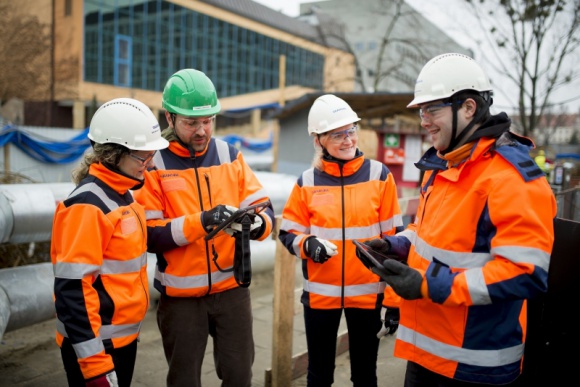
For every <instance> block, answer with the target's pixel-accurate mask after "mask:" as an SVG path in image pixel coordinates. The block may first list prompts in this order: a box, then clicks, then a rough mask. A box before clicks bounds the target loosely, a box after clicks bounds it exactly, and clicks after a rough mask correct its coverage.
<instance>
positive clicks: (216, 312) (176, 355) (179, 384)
mask: <svg viewBox="0 0 580 387" xmlns="http://www.w3.org/2000/svg"><path fill="white" fill-rule="evenodd" d="M252 324H253V320H252V305H251V299H250V290H249V289H248V288H235V289H231V290H226V291H224V292H221V293H215V294H210V295H207V296H203V297H169V296H166V295H161V297H160V299H159V305H158V307H157V325H158V327H159V331H160V332H161V339H162V341H163V350H164V353H165V358H166V359H167V364H168V365H169V371H168V373H167V387H201V367H202V364H203V358H204V354H205V348H206V346H207V340H208V337H209V336H210V335H211V337H212V338H213V358H214V364H215V367H216V374H217V376H218V378H220V379H221V380H222V384H221V385H222V387H250V386H251V384H252V365H253V363H254V351H255V350H254V336H253V332H252Z"/></svg>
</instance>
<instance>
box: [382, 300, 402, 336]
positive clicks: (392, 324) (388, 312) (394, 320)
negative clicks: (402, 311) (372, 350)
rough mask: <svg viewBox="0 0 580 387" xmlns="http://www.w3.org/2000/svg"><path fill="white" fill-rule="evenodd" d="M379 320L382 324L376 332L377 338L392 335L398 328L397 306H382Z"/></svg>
mask: <svg viewBox="0 0 580 387" xmlns="http://www.w3.org/2000/svg"><path fill="white" fill-rule="evenodd" d="M381 321H382V322H383V326H382V327H381V330H380V331H379V332H378V333H377V338H378V339H380V338H381V337H383V336H386V335H392V334H393V333H395V332H396V331H397V328H399V308H387V307H385V306H383V308H382V309H381Z"/></svg>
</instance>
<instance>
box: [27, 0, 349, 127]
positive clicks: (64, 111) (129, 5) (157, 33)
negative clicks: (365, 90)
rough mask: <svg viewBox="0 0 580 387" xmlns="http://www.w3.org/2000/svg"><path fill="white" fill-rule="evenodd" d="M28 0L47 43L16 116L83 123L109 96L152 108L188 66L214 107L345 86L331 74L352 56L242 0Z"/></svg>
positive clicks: (336, 73)
mask: <svg viewBox="0 0 580 387" xmlns="http://www.w3.org/2000/svg"><path fill="white" fill-rule="evenodd" d="M30 1H31V0H24V2H23V3H22V6H19V11H20V12H21V15H23V16H35V17H37V18H38V19H39V20H42V21H43V23H44V24H45V25H46V26H47V28H46V32H47V33H48V34H49V35H50V38H51V39H50V41H51V44H50V45H49V46H47V47H46V49H47V50H48V51H49V53H48V55H46V53H44V54H43V55H46V57H47V60H46V62H47V63H45V64H44V66H42V70H41V71H43V72H45V73H46V78H47V80H46V81H45V82H39V85H38V89H41V90H37V91H36V92H34V93H29V95H27V96H24V97H23V99H24V101H25V106H24V109H25V112H24V121H25V122H24V124H29V125H41V126H60V127H67V126H70V127H72V128H84V127H86V125H87V124H88V121H89V120H90V116H91V115H92V111H94V109H96V108H97V107H98V106H99V105H100V104H102V103H103V102H105V101H107V100H109V99H112V98H116V97H132V98H137V99H139V100H141V101H143V102H144V103H146V104H147V105H148V106H149V107H150V108H152V110H154V111H156V110H157V111H158V110H159V109H160V108H161V92H162V90H163V86H164V85H165V82H166V80H167V79H168V78H169V76H170V75H171V74H173V73H174V72H176V71H177V70H179V69H182V68H188V67H191V68H196V69H198V70H201V71H203V72H205V73H206V74H207V75H208V76H209V77H210V78H211V79H212V80H213V82H214V84H215V85H216V89H217V92H218V97H219V98H220V100H221V102H222V106H223V108H224V110H228V109H243V108H250V107H252V106H259V105H268V104H272V103H279V102H280V101H284V100H286V99H291V98H294V97H296V96H300V95H302V94H303V93H304V92H308V91H312V90H320V89H325V88H326V87H327V85H328V84H332V85H333V86H332V88H331V89H334V90H342V89H344V90H350V89H352V87H353V85H352V82H350V83H349V82H345V81H342V82H339V83H337V82H336V81H333V79H336V78H337V77H338V78H341V79H346V78H348V77H345V76H344V75H340V73H345V72H346V73H348V72H353V71H354V70H353V68H352V67H350V68H349V67H348V66H347V65H344V66H336V63H337V62H343V63H345V64H346V63H352V60H346V59H345V58H348V57H349V56H350V55H349V54H348V53H346V52H344V51H342V50H340V49H337V48H336V47H331V46H329V45H328V44H324V43H322V41H321V40H320V39H319V38H318V33H317V30H316V28H315V27H313V26H311V25H309V24H307V23H304V22H301V21H299V20H295V19H293V18H290V17H288V16H286V15H284V14H282V13H279V12H276V11H274V10H271V9H270V8H267V7H265V6H262V5H260V4H258V3H255V2H253V1H251V0H235V1H233V0H200V1H185V0H149V1H147V0H82V1H81V0H77V1H73V0H36V1H33V2H30ZM27 2H28V3H27ZM27 4H29V5H30V6H27ZM282 58H283V59H282ZM282 64H283V65H282ZM240 97H241V98H240ZM47 114H48V115H49V116H50V118H49V119H48V120H47V118H46V116H47ZM46 121H48V122H46Z"/></svg>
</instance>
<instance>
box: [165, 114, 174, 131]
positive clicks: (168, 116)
mask: <svg viewBox="0 0 580 387" xmlns="http://www.w3.org/2000/svg"><path fill="white" fill-rule="evenodd" d="M165 120H166V121H167V124H168V125H169V127H170V128H173V120H172V119H171V113H169V112H168V111H167V110H166V111H165Z"/></svg>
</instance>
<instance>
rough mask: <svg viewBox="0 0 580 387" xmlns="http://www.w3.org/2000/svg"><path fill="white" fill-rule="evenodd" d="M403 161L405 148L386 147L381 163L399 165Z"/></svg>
mask: <svg viewBox="0 0 580 387" xmlns="http://www.w3.org/2000/svg"><path fill="white" fill-rule="evenodd" d="M404 162H405V150H404V149H403V148H387V149H385V156H384V158H383V163H385V164H398V165H401V164H403V163H404Z"/></svg>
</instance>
